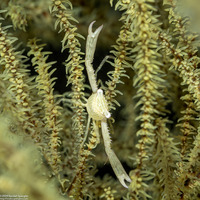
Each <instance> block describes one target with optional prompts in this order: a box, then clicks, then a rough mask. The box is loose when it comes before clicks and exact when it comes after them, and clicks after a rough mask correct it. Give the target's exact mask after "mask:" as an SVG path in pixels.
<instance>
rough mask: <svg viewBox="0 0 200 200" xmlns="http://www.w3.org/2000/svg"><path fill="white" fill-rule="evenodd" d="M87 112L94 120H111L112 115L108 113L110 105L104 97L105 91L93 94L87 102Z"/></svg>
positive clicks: (99, 90)
mask: <svg viewBox="0 0 200 200" xmlns="http://www.w3.org/2000/svg"><path fill="white" fill-rule="evenodd" d="M87 111H88V114H89V116H90V117H91V118H93V119H94V120H102V119H104V118H109V117H110V116H111V114H110V113H109V111H108V104H107V102H106V99H105V97H104V95H103V90H101V89H98V90H97V93H95V94H92V95H91V96H90V97H89V99H88V102H87Z"/></svg>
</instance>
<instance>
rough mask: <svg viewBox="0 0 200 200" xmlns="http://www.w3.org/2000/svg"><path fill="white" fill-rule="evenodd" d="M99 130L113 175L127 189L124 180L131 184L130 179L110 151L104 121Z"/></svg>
mask: <svg viewBox="0 0 200 200" xmlns="http://www.w3.org/2000/svg"><path fill="white" fill-rule="evenodd" d="M101 128H102V135H103V140H104V145H105V151H106V154H107V156H108V159H109V161H110V164H111V166H112V168H113V171H114V172H115V175H116V176H117V178H118V179H119V181H120V183H121V184H122V185H123V186H124V187H125V188H128V186H127V185H126V183H125V180H126V181H128V182H131V179H130V177H129V176H128V174H127V173H126V171H125V170H124V168H123V166H122V164H121V162H120V161H119V159H118V158H117V156H116V154H115V153H114V151H113V150H112V149H111V146H110V144H111V138H110V134H109V131H108V126H107V122H106V119H105V120H102V121H101Z"/></svg>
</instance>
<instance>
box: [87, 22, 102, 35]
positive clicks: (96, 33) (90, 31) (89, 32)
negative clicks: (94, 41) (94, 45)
mask: <svg viewBox="0 0 200 200" xmlns="http://www.w3.org/2000/svg"><path fill="white" fill-rule="evenodd" d="M95 22H96V21H93V22H91V23H90V25H89V28H88V34H89V35H92V36H93V37H95V35H98V34H99V33H100V31H101V29H102V28H103V25H101V26H99V27H98V28H97V29H96V31H95V32H94V33H93V32H92V26H93V24H94V23H95Z"/></svg>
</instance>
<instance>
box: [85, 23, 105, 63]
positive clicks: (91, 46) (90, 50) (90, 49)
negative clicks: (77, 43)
mask: <svg viewBox="0 0 200 200" xmlns="http://www.w3.org/2000/svg"><path fill="white" fill-rule="evenodd" d="M94 23H95V21H93V22H91V24H90V25H89V28H88V36H87V42H86V61H89V62H90V63H92V61H93V57H94V52H95V49H96V43H97V39H98V36H99V33H100V32H101V29H102V28H103V25H101V26H100V27H99V28H97V29H96V31H95V32H92V26H93V24H94Z"/></svg>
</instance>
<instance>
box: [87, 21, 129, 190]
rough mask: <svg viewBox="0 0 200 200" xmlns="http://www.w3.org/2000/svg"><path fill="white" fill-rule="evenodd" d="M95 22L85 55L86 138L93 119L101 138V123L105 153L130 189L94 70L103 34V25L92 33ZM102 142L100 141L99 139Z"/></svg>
mask: <svg viewBox="0 0 200 200" xmlns="http://www.w3.org/2000/svg"><path fill="white" fill-rule="evenodd" d="M94 23H95V21H93V22H91V24H90V25H89V28H88V36H87V41H86V55H85V66H86V70H87V74H88V79H89V83H90V86H91V89H92V95H91V96H90V97H89V98H88V99H87V103H86V105H85V106H86V109H87V112H88V124H87V127H86V133H85V138H86V137H87V134H88V129H89V126H90V122H91V119H92V121H93V126H94V130H95V131H96V132H97V136H98V138H99V127H98V123H101V132H102V136H103V140H104V146H105V152H106V154H107V156H108V159H109V161H110V164H111V166H112V169H113V171H114V173H115V175H116V176H117V178H118V180H119V182H120V183H121V184H122V185H123V186H124V187H125V188H128V186H127V185H126V182H125V181H127V182H131V179H130V177H129V176H128V174H127V173H126V171H125V170H124V168H123V166H122V164H121V162H120V161H119V159H118V158H117V156H116V154H115V152H114V151H113V150H112V148H111V137H110V133H109V129H108V123H107V119H109V118H110V117H111V113H110V112H109V110H108V103H107V101H106V98H105V96H104V94H103V90H102V89H99V88H98V86H97V81H96V74H95V72H94V69H93V65H92V62H93V58H94V52H95V48H96V43H97V39H98V36H99V33H100V32H101V30H102V28H103V25H101V26H100V27H98V28H97V29H96V30H95V32H93V31H92V26H93V24H94ZM98 140H100V139H98Z"/></svg>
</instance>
